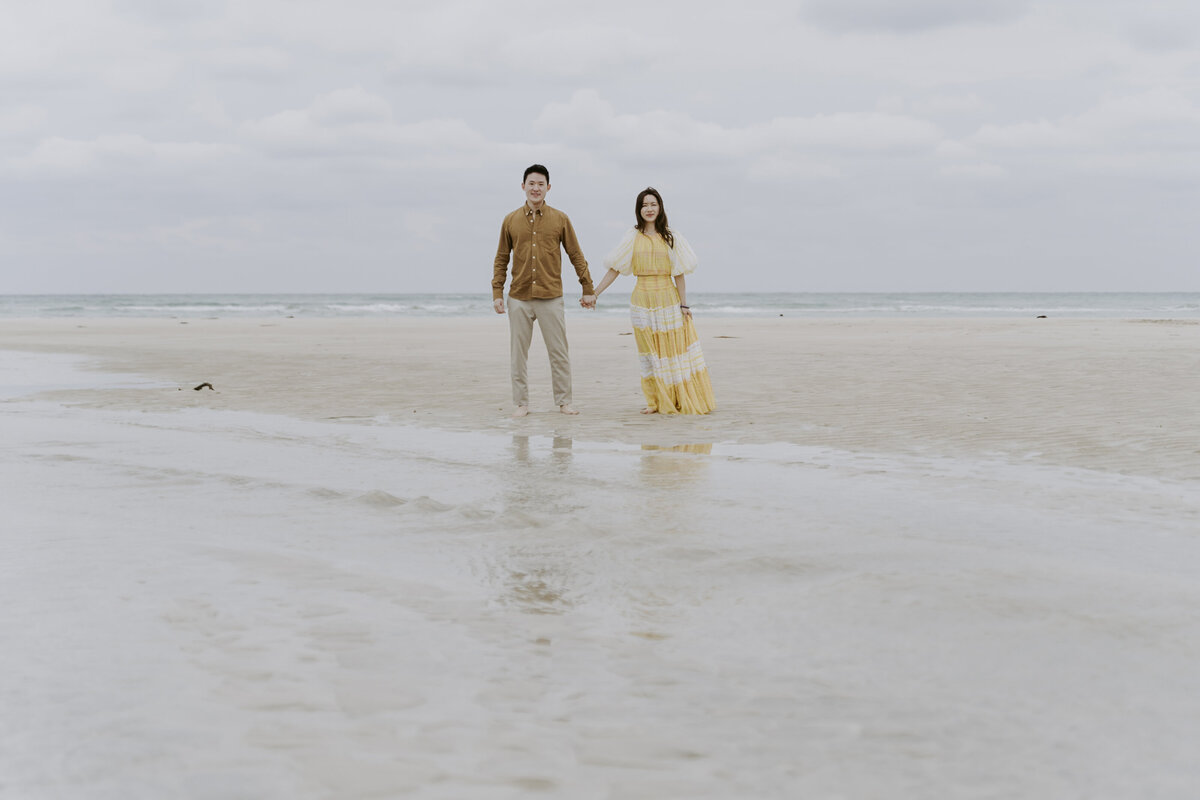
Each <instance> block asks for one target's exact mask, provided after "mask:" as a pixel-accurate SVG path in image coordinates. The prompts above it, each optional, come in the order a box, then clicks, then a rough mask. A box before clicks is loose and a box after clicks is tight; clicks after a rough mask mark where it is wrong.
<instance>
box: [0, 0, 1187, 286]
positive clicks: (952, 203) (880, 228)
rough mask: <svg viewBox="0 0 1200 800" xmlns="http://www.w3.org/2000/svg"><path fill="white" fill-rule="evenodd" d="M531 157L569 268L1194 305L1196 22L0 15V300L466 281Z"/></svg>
mask: <svg viewBox="0 0 1200 800" xmlns="http://www.w3.org/2000/svg"><path fill="white" fill-rule="evenodd" d="M533 162H541V163H544V164H546V165H547V166H548V167H549V168H550V172H551V175H550V178H551V185H552V189H551V192H550V194H549V197H548V202H549V203H550V204H551V205H553V206H555V207H557V208H560V209H562V210H564V211H565V212H567V213H568V214H569V215H570V216H571V219H572V220H573V222H574V223H575V227H576V230H577V231H578V233H579V236H580V240H581V242H582V244H583V247H584V250H585V252H586V254H587V256H588V259H589V261H591V262H592V271H593V275H594V277H595V278H596V279H597V280H598V279H599V277H600V275H601V274H602V273H603V271H604V270H603V267H602V266H601V264H602V259H603V257H604V254H605V253H606V252H607V251H608V250H609V249H610V248H611V247H612V246H613V245H614V244H615V243H616V241H617V239H618V238H619V237H620V235H621V233H622V232H623V230H624V229H625V228H626V227H628V226H629V225H631V224H632V223H633V202H634V198H635V196H636V194H637V192H638V191H639V190H640V189H642V188H644V187H645V186H647V185H653V186H655V187H657V188H658V189H659V190H660V191H661V192H662V194H663V198H664V201H665V207H666V211H667V213H668V215H669V218H670V221H671V223H672V226H673V227H674V228H676V229H678V230H679V231H680V232H682V233H683V234H684V235H685V236H687V237H688V239H689V240H690V241H691V242H692V244H693V246H694V247H695V249H696V251H697V252H698V253H699V255H700V262H701V263H700V269H699V271H698V272H697V273H696V275H695V276H694V277H693V278H692V280H691V282H690V283H689V286H690V287H692V288H693V290H694V291H736V290H753V291H771V290H781V291H938V290H945V291H963V290H978V291H990V290H1028V291H1058V290H1096V291H1130V290H1163V291H1170V290H1191V291H1196V290H1200V263H1198V259H1197V252H1198V245H1200V224H1198V218H1197V211H1198V210H1200V204H1198V201H1200V4H1197V3H1196V2H1195V0H1177V2H1157V3H1155V2H1151V3H1145V4H1143V3H1135V2H1129V0H1045V1H1044V2H1039V1H1038V0H805V1H803V2H753V0H743V2H737V3H706V2H698V0H688V1H687V2H649V1H647V2H643V3H628V2H605V3H591V2H589V3H573V2H563V1H561V0H560V2H554V3H546V2H536V3H534V2H523V0H505V1H504V2H455V1H454V0H439V1H437V2H421V3H415V2H403V1H402V0H401V1H397V0H380V1H379V2H354V1H353V0H349V1H347V0H342V2H304V1H303V0H230V2H220V1H219V0H214V1H213V2H205V1H204V0H191V1H190V2H172V1H171V0H111V1H110V2H102V1H101V0H78V2H68V1H66V0H42V2H17V1H14V2H4V3H3V4H0V293H23V292H31V293H40V292H68V293H76V292H79V293H83V292H335V291H344V292H431V291H454V292H462V291H471V292H474V291H478V292H480V293H481V294H484V295H486V294H488V292H489V291H490V288H489V284H490V280H491V269H492V258H493V256H494V254H495V247H496V240H497V237H498V233H499V226H500V220H501V219H502V217H503V216H504V214H505V213H507V212H508V211H511V210H512V209H514V208H516V207H518V206H519V205H520V204H521V203H522V202H523V200H524V197H523V195H522V193H521V190H520V182H521V173H522V171H523V170H524V168H525V167H526V166H527V165H529V164H530V163H533ZM568 269H569V267H568Z"/></svg>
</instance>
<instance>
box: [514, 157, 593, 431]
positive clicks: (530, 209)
mask: <svg viewBox="0 0 1200 800" xmlns="http://www.w3.org/2000/svg"><path fill="white" fill-rule="evenodd" d="M521 190H522V191H523V192H525V205H523V206H521V207H520V208H518V209H517V210H516V211H514V212H512V213H511V214H509V215H508V216H507V217H505V218H504V222H503V224H501V226H500V245H499V247H497V248H496V262H495V269H494V271H493V275H492V306H493V307H494V308H495V309H496V313H497V314H503V313H504V312H505V309H504V281H505V279H506V278H507V274H508V258H509V254H510V253H511V254H512V264H513V269H512V272H513V275H512V284H511V285H510V286H509V289H508V330H509V348H510V351H511V357H512V390H513V403H514V404H515V405H516V410H515V411H514V412H513V416H514V417H523V416H525V415H527V414H528V413H529V386H528V385H527V383H526V364H527V362H528V360H529V343H530V341H531V340H532V339H533V323H534V322H537V324H538V328H540V329H541V331H542V339H543V340H544V341H545V342H546V353H547V354H548V355H549V356H550V376H551V380H552V382H553V384H554V403H555V405H557V406H558V410H559V411H561V412H562V413H564V414H578V413H579V412H578V411H576V410H575V409H574V408H573V407H572V406H571V362H570V360H569V359H568V357H567V325H566V317H565V315H564V313H563V312H564V308H563V287H562V253H561V251H560V249H565V250H566V251H567V256H568V257H569V258H570V259H571V264H572V265H573V266H574V267H575V273H576V274H577V275H578V276H579V283H580V285H581V286H582V287H583V297H582V298H581V299H580V301H579V304H580V305H581V306H583V307H584V308H595V306H596V295H595V291H594V290H593V288H592V277H591V275H589V274H588V265H587V260H586V259H585V258H584V257H583V251H582V250H581V249H580V248H579V240H578V239H577V238H576V236H575V229H574V228H573V227H571V220H570V219H568V218H567V215H566V214H564V213H562V212H561V211H559V210H558V209H555V208H551V207H550V206H548V205H546V194H547V193H549V191H550V170H548V169H546V168H545V167H543V166H542V165H541V164H534V165H533V166H531V167H529V168H528V169H527V170H525V174H524V175H523V176H522V177H521Z"/></svg>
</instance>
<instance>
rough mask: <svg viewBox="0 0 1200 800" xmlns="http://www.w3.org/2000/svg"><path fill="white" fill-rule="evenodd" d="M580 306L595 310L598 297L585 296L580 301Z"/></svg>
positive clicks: (592, 295)
mask: <svg viewBox="0 0 1200 800" xmlns="http://www.w3.org/2000/svg"><path fill="white" fill-rule="evenodd" d="M579 305H581V306H583V307H584V308H595V307H596V295H594V294H585V295H584V296H583V297H581V298H580V299H579Z"/></svg>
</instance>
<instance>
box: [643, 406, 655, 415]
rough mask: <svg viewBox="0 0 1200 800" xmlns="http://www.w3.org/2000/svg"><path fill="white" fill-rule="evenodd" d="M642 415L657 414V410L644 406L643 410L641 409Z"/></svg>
mask: <svg viewBox="0 0 1200 800" xmlns="http://www.w3.org/2000/svg"><path fill="white" fill-rule="evenodd" d="M642 413H643V414H657V413H658V409H657V408H651V407H650V406H646V407H645V408H643V409H642Z"/></svg>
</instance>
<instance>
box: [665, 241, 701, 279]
mask: <svg viewBox="0 0 1200 800" xmlns="http://www.w3.org/2000/svg"><path fill="white" fill-rule="evenodd" d="M671 236H672V238H674V239H675V246H674V247H672V248H670V249H669V250H668V251H667V252H668V253H669V254H670V256H671V275H672V276H674V275H691V274H692V273H693V272H695V271H696V265H697V264H699V263H700V259H699V258H697V257H696V251H695V250H693V249H692V246H691V245H690V244H688V240H687V239H685V238H683V236H681V235H680V234H678V233H676V232H675V231H671Z"/></svg>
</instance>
